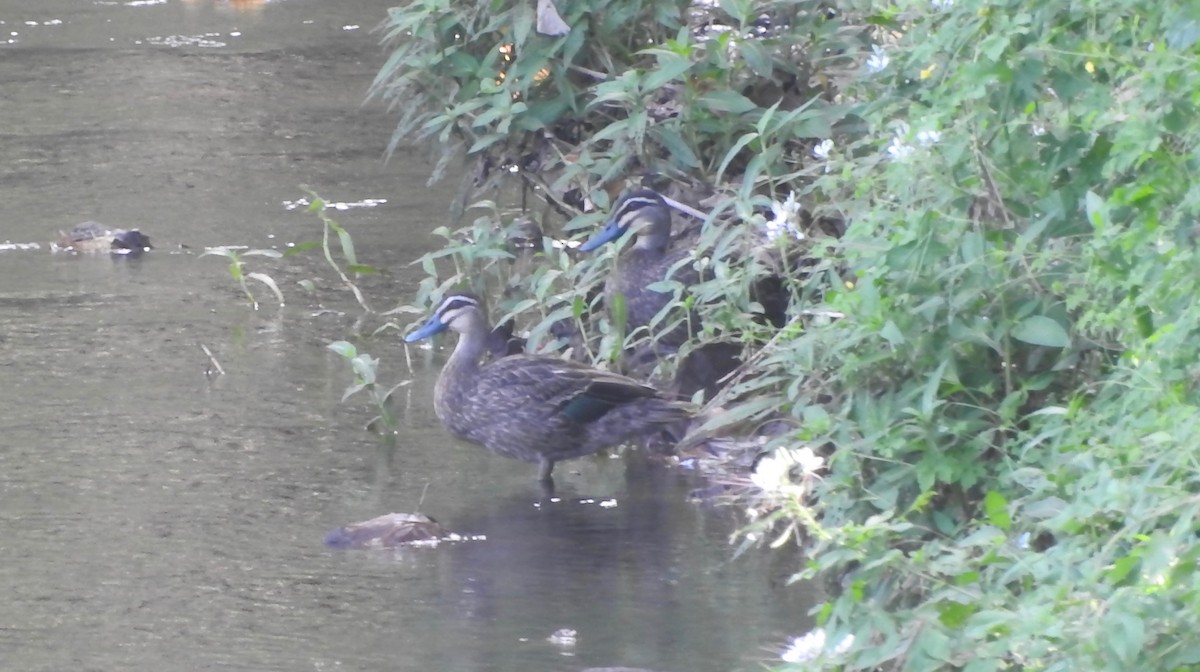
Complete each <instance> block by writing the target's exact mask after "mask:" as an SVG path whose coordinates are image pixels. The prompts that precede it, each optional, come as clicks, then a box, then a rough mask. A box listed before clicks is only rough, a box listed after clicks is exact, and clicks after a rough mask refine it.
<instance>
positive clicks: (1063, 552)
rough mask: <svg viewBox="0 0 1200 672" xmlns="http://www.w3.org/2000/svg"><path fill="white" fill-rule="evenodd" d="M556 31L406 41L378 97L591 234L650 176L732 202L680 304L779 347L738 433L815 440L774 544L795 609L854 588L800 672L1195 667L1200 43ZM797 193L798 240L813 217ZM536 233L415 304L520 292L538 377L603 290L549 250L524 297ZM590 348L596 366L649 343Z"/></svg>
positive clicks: (717, 215)
mask: <svg viewBox="0 0 1200 672" xmlns="http://www.w3.org/2000/svg"><path fill="white" fill-rule="evenodd" d="M559 10H560V11H561V12H562V18H563V19H564V20H565V22H566V24H567V25H568V26H569V27H570V31H569V32H568V33H567V34H566V35H563V36H560V37H552V36H547V35H543V34H540V33H539V32H538V31H537V30H536V24H537V21H538V11H537V6H536V5H535V3H533V2H531V1H530V0H519V1H514V0H416V1H414V2H411V3H409V4H407V5H405V6H403V7H401V8H398V9H394V10H392V13H391V16H390V19H389V22H388V24H387V29H388V31H389V35H390V36H391V37H392V38H393V39H394V45H395V49H396V50H395V53H394V55H393V57H392V59H391V60H390V61H389V62H388V64H387V65H386V66H385V67H384V69H383V70H382V71H381V73H380V76H379V78H378V80H377V82H376V93H377V94H378V95H379V96H381V97H383V98H384V99H387V100H389V101H391V102H392V103H394V104H395V105H396V106H397V107H398V109H399V110H400V112H402V117H401V123H400V125H399V127H398V129H397V133H396V136H395V138H394V140H393V142H394V143H409V142H412V141H413V140H416V139H424V140H427V141H430V142H431V143H432V145H433V146H435V147H437V148H438V149H439V150H440V151H442V154H441V156H442V157H443V158H445V159H446V160H447V161H448V160H450V159H452V158H453V157H455V156H461V155H466V156H469V157H471V158H472V159H473V160H477V163H476V164H475V165H476V166H477V167H478V169H477V170H476V171H475V172H474V173H473V177H474V179H475V181H476V182H477V183H479V184H481V185H484V186H487V185H489V184H490V183H491V182H492V181H494V180H495V179H497V178H498V177H501V176H502V177H506V178H508V179H520V180H524V181H525V182H526V184H529V185H533V186H537V187H538V188H539V189H538V191H537V193H538V195H539V196H540V197H542V198H543V199H545V200H547V201H549V202H551V203H553V204H554V205H555V206H556V208H558V209H560V210H562V209H565V210H568V211H570V212H572V214H574V211H571V210H570V208H571V207H572V206H573V205H578V204H580V203H584V202H587V201H589V200H592V201H595V202H596V204H597V205H598V206H600V207H601V208H604V207H607V205H608V199H609V198H610V197H611V195H612V194H613V193H615V191H616V190H618V189H619V188H621V187H624V186H625V184H626V180H627V178H632V177H634V176H637V175H640V174H642V173H644V172H655V173H657V174H658V175H665V176H667V177H668V178H669V179H671V180H675V181H686V180H689V179H691V180H695V181H703V182H707V183H710V184H712V185H713V186H714V188H715V192H716V198H714V199H713V200H712V201H711V202H710V204H711V207H710V208H709V210H710V211H711V212H712V213H713V214H712V215H710V216H709V217H708V218H707V220H706V221H705V226H704V229H703V233H702V235H701V238H700V247H701V248H702V249H704V250H705V251H706V252H705V253H706V254H707V255H708V261H707V263H709V264H711V266H712V268H713V269H714V272H713V276H714V279H713V280H712V281H710V282H707V283H704V284H703V285H701V286H699V287H696V288H692V291H691V292H690V295H691V298H690V299H689V300H690V301H694V303H695V305H696V306H697V307H698V309H699V310H700V311H701V312H702V313H703V314H704V317H705V320H704V325H705V329H706V330H710V331H712V332H716V331H720V332H723V333H730V332H733V331H738V332H739V333H750V334H751V335H753V336H754V338H752V339H750V340H752V341H753V342H756V343H758V345H756V346H754V347H753V354H752V358H751V360H750V370H749V371H748V373H749V374H752V375H746V376H744V377H743V378H742V379H741V382H740V383H739V385H738V387H737V389H734V390H730V391H729V392H728V394H727V395H726V398H725V399H723V400H722V402H723V403H724V405H725V408H726V409H728V412H727V413H726V415H725V416H724V417H725V418H726V420H729V421H732V420H744V419H747V418H750V419H752V418H755V417H760V416H764V415H765V414H766V413H767V412H769V411H777V410H778V411H782V412H783V413H785V414H787V415H789V416H791V417H793V418H795V419H797V420H798V421H800V423H801V429H800V430H798V431H796V432H794V433H791V434H789V435H787V436H785V437H781V438H779V439H777V440H776V441H775V444H776V445H779V446H785V447H791V448H795V447H797V446H800V445H804V446H810V447H812V448H813V449H815V450H816V451H817V452H818V453H819V454H821V455H822V456H823V457H824V458H825V466H824V468H823V469H822V470H821V471H820V472H819V478H815V477H814V476H813V475H812V474H810V475H809V476H807V477H806V479H805V487H803V488H798V487H793V488H778V489H776V490H775V491H773V492H768V493H766V494H764V496H763V500H762V505H760V506H759V508H760V509H765V510H768V511H769V512H770V513H769V515H766V516H764V517H762V518H760V519H759V520H758V522H757V523H756V525H757V526H758V527H759V528H760V529H759V530H757V531H759V532H771V533H773V534H774V535H776V536H774V537H772V538H780V537H778V535H779V533H780V532H781V531H784V533H785V534H787V535H788V536H785V537H783V538H784V539H787V540H795V542H796V543H800V544H802V545H803V546H805V548H806V550H807V551H808V554H807V557H808V558H809V559H810V560H809V564H808V565H807V566H806V567H803V568H800V570H799V571H798V573H797V576H798V577H812V576H822V577H825V578H827V579H832V580H831V581H830V584H831V585H832V586H834V587H835V589H836V590H835V591H834V592H833V593H832V597H831V598H830V599H829V601H828V602H827V603H826V604H825V605H824V606H823V608H822V609H821V610H820V612H819V614H818V616H819V620H820V623H821V624H822V626H823V628H824V629H825V632H827V633H829V637H828V638H827V641H828V642H829V644H828V646H827V648H826V652H827V653H826V655H825V657H824V658H822V659H821V661H820V662H817V663H810V664H809V665H810V666H809V667H806V668H805V669H817V667H814V666H821V665H823V666H824V667H823V668H822V669H843V668H844V669H895V670H934V669H965V670H970V671H972V672H983V671H985V670H1001V669H1035V670H1081V669H1105V670H1129V669H1152V670H1182V669H1192V667H1193V666H1195V665H1200V641H1197V640H1196V638H1195V636H1194V633H1195V632H1197V630H1198V629H1200V610H1197V609H1196V604H1198V603H1200V593H1198V589H1200V578H1198V576H1197V573H1196V571H1195V569H1196V565H1197V560H1198V558H1200V545H1198V544H1197V543H1196V540H1197V513H1198V511H1200V465H1198V464H1197V459H1198V457H1200V451H1198V450H1197V446H1200V431H1198V429H1200V416H1198V414H1197V407H1196V406H1197V401H1198V399H1197V397H1198V395H1197V384H1198V381H1200V333H1198V332H1200V309H1197V307H1195V306H1194V304H1195V297H1196V296H1197V294H1198V292H1200V287H1198V285H1200V273H1198V272H1197V266H1198V263H1200V259H1198V256H1197V247H1196V246H1197V237H1198V235H1200V229H1198V228H1197V216H1198V214H1200V213H1198V208H1200V189H1198V188H1197V186H1196V184H1197V179H1196V171H1197V170H1198V169H1200V122H1198V121H1197V119H1198V117H1197V109H1196V108H1197V105H1198V103H1200V43H1198V40H1200V19H1198V18H1197V15H1196V14H1195V12H1194V10H1193V9H1191V8H1190V7H1188V6H1187V5H1186V3H1170V2H1167V3H1152V2H1146V1H1141V0H1112V1H1110V2H1098V1H1097V0H1046V1H1045V2H1041V3H1023V2H1016V1H1014V0H1010V1H1008V2H986V1H983V0H957V1H955V0H933V1H930V0H901V1H899V2H895V3H892V4H886V5H881V4H880V3H871V2H855V1H847V2H842V3H828V2H813V1H807V0H721V1H719V2H717V3H716V4H714V5H709V4H707V3H706V4H702V5H701V4H697V5H695V6H693V5H691V4H689V3H687V2H681V1H679V0H571V1H567V2H562V1H560V3H559ZM444 165H445V161H443V163H442V166H444ZM510 168H511V171H512V172H510ZM440 170H441V167H439V171H440ZM789 193H794V195H795V198H796V199H797V200H798V201H799V202H800V203H801V204H802V205H803V206H804V209H805V211H804V212H803V213H801V214H800V215H798V216H795V217H792V218H790V219H787V213H786V208H784V207H782V204H783V203H784V202H785V201H786V200H787V197H788V195H789ZM772 204H774V206H775V210H776V211H777V212H780V213H781V218H780V219H779V220H777V222H776V224H775V226H776V227H778V226H779V222H785V223H786V224H787V226H784V227H783V228H782V235H777V236H773V235H770V234H772V233H776V234H778V233H779V231H780V230H781V229H779V228H775V229H770V228H769V227H768V225H767V220H766V218H765V216H764V213H765V212H767V208H768V207H769V206H771V205H772ZM535 214H536V213H535ZM597 219H598V216H597V215H593V214H579V215H578V216H576V217H575V218H574V219H572V220H571V222H570V223H569V224H568V225H567V228H568V230H572V229H575V228H581V227H587V226H591V225H594V223H595V222H596V221H597ZM730 222H733V223H732V224H730ZM814 222H835V223H837V225H835V226H832V227H820V226H817V225H816V224H814ZM521 225H522V222H521V221H519V220H516V219H514V218H513V217H512V216H511V215H510V214H508V213H506V212H504V211H501V210H498V209H495V210H492V211H490V212H488V213H486V214H485V215H484V216H482V217H481V218H480V219H479V220H478V221H476V222H475V223H474V224H472V225H470V226H468V227H465V228H464V229H462V230H460V231H457V232H450V231H448V230H443V231H442V234H443V235H445V236H446V238H447V241H448V242H447V247H446V249H445V250H444V251H443V252H441V253H438V254H435V255H431V256H430V257H429V258H427V259H425V260H424V262H425V264H426V268H427V270H428V271H429V272H430V280H429V281H428V282H426V283H425V285H424V286H423V289H422V296H420V297H418V300H420V301H424V300H425V299H426V298H427V296H428V295H429V294H431V293H435V292H438V291H441V288H444V287H448V286H450V285H453V284H458V283H462V282H464V281H469V282H472V283H473V284H475V285H476V289H480V290H483V289H492V290H497V289H499V287H497V283H496V280H494V279H499V283H500V284H503V285H505V287H506V289H507V291H506V293H505V296H506V297H508V300H507V302H506V304H505V305H506V307H507V308H509V309H511V312H513V313H515V314H518V315H520V316H521V317H522V319H525V320H527V322H528V323H529V325H530V326H531V327H532V329H533V333H532V340H533V342H534V344H535V346H536V345H538V344H540V343H542V342H543V341H546V340H549V333H550V325H551V324H552V323H553V322H554V321H555V320H558V319H560V318H563V317H569V318H572V319H574V320H577V321H583V316H584V312H585V311H584V308H585V307H586V306H585V305H584V300H583V298H582V297H581V295H580V291H579V289H578V288H580V287H586V286H588V285H589V284H591V283H593V282H595V280H596V279H597V278H598V277H600V276H601V275H602V274H603V273H604V272H605V271H606V270H607V269H606V267H605V266H604V265H603V264H600V263H592V262H584V263H580V262H579V261H577V260H576V259H574V258H573V257H572V255H570V254H569V253H568V252H566V251H565V250H563V249H560V248H557V247H553V246H550V245H548V244H547V245H546V246H545V247H544V249H542V250H541V252H542V254H541V256H540V258H539V259H536V260H534V263H531V264H512V263H511V262H510V260H511V258H512V254H511V253H510V252H509V251H506V250H507V249H508V241H509V240H510V239H511V238H512V234H513V233H514V232H515V231H517V230H518V229H520V227H521ZM542 225H543V226H548V225H549V222H548V221H542ZM789 226H790V227H792V228H791V229H789V228H788V227H789ZM747 234H753V235H747ZM764 245H767V246H779V247H780V248H781V249H784V251H785V252H786V253H787V254H784V255H782V256H783V258H794V257H795V254H796V253H797V251H799V252H802V253H803V255H804V257H805V265H804V273H803V274H801V273H799V272H798V270H797V269H796V268H794V267H791V268H789V269H788V272H789V278H788V282H787V283H786V288H787V289H788V290H789V291H790V292H791V293H792V294H793V301H792V304H791V308H790V311H791V312H790V316H791V319H790V322H789V324H788V325H787V327H786V328H784V329H783V330H781V331H778V332H775V331H771V330H769V329H768V328H766V327H764V326H763V325H760V324H758V323H757V322H755V321H754V320H753V316H754V312H755V308H756V306H755V305H754V302H753V297H752V296H750V295H749V294H748V293H747V288H748V287H749V286H750V285H751V283H752V279H753V277H755V275H756V274H760V273H762V272H763V268H762V264H761V263H759V261H758V260H760V259H761V258H762V255H761V254H758V252H759V250H760V249H761V248H762V247H763V246H764ZM438 257H446V258H449V259H453V260H454V262H455V268H454V272H453V273H451V274H447V273H446V272H445V269H444V268H439V267H438V264H437V263H435V262H436V259H437V258H438ZM752 262H753V263H752ZM485 271H494V273H490V272H485ZM488 283H491V285H490V287H489V286H484V287H480V286H479V285H480V284H488ZM513 288H516V290H515V291H513ZM493 293H495V291H493ZM598 328H599V329H600V330H601V331H602V332H603V333H604V334H605V335H606V338H607V339H608V340H607V341H605V343H606V344H607V345H605V346H602V347H601V348H599V352H596V353H594V354H595V355H596V356H599V357H600V358H602V359H603V358H607V357H609V356H611V353H612V352H615V351H616V350H617V349H619V345H620V343H619V341H620V340H621V339H622V335H621V334H620V330H619V329H614V328H613V326H612V325H609V324H607V323H606V322H605V321H604V320H601V321H600V322H599V326H598ZM711 335H712V334H711V333H710V334H707V335H706V337H707V336H711ZM719 422H723V421H719ZM791 532H795V534H790V533H791ZM850 634H852V635H854V637H853V639H849V638H847V637H846V635H850Z"/></svg>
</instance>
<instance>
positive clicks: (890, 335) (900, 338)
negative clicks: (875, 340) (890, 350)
mask: <svg viewBox="0 0 1200 672" xmlns="http://www.w3.org/2000/svg"><path fill="white" fill-rule="evenodd" d="M879 335H880V336H882V337H883V340H885V341H887V342H888V343H889V344H890V345H891V346H892V347H897V346H900V345H904V334H903V333H902V332H901V331H900V327H897V326H896V323H895V322H893V321H891V320H888V321H887V322H885V323H884V325H883V329H880V330H879Z"/></svg>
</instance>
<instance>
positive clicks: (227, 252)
mask: <svg viewBox="0 0 1200 672" xmlns="http://www.w3.org/2000/svg"><path fill="white" fill-rule="evenodd" d="M200 256H202V257H205V256H217V257H225V258H226V259H228V260H229V275H230V276H231V277H232V278H233V280H234V282H236V283H238V286H239V287H241V289H242V293H243V294H245V295H246V300H247V301H249V302H250V307H251V308H253V309H254V310H258V297H256V296H255V295H254V292H252V291H251V290H250V285H249V283H247V282H246V281H247V280H257V281H258V282H261V283H262V284H264V285H266V286H267V287H268V288H269V289H270V290H271V292H272V293H273V294H274V295H275V298H276V299H277V300H278V301H279V305H281V306H282V305H283V303H284V302H283V292H281V291H280V290H279V285H278V284H276V283H275V279H274V278H272V277H271V276H270V275H267V274H266V273H262V272H259V271H250V272H246V270H245V266H246V257H270V258H272V259H279V258H280V257H282V256H283V253H282V252H280V251H278V250H251V249H238V248H236V247H210V248H207V249H205V250H204V252H203V253H202V254H201V255H200Z"/></svg>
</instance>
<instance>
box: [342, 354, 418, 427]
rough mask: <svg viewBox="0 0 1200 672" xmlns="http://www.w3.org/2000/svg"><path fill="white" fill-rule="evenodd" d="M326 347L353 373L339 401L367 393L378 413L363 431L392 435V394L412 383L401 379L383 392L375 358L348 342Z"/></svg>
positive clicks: (394, 425) (393, 418) (393, 424)
mask: <svg viewBox="0 0 1200 672" xmlns="http://www.w3.org/2000/svg"><path fill="white" fill-rule="evenodd" d="M325 347H327V348H328V349H329V350H331V351H333V352H335V353H337V354H338V355H339V356H341V357H342V358H343V359H345V360H346V361H347V362H348V363H349V364H350V370H351V371H352V372H353V373H354V382H353V383H351V384H350V386H349V387H347V388H346V391H345V392H344V393H343V394H342V401H343V402H345V401H346V400H347V399H349V398H350V397H353V396H354V395H356V394H359V393H364V394H366V395H367V399H368V400H369V401H370V403H371V405H372V407H373V408H374V409H375V410H376V412H377V415H375V416H374V417H372V418H371V419H370V420H368V421H367V425H366V428H367V429H368V430H371V431H375V432H378V433H380V434H385V435H391V434H395V433H396V416H395V414H394V413H393V412H392V403H391V401H392V395H393V394H395V393H396V390H398V389H400V388H402V387H404V386H406V385H409V384H410V383H412V380H411V379H406V380H402V381H400V382H399V383H396V384H395V385H392V386H391V387H389V388H386V389H385V388H384V387H383V385H382V384H381V383H380V382H379V379H378V376H379V360H378V359H375V358H374V357H372V356H371V355H369V354H367V353H365V352H362V353H360V352H359V351H358V348H357V347H355V346H354V344H353V343H349V342H347V341H334V342H333V343H330V344H329V345H327V346H325Z"/></svg>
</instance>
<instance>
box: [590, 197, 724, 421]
mask: <svg viewBox="0 0 1200 672" xmlns="http://www.w3.org/2000/svg"><path fill="white" fill-rule="evenodd" d="M628 232H633V233H634V235H636V236H637V239H636V240H635V241H634V243H633V245H632V247H631V248H630V249H628V250H626V251H624V252H623V253H621V254H620V256H619V257H618V259H617V264H616V266H615V268H614V269H613V270H612V273H611V274H610V275H609V277H608V279H607V280H606V282H605V285H604V295H605V296H604V298H605V305H606V306H607V307H608V309H609V312H610V316H611V314H612V312H613V309H612V306H613V305H615V304H614V302H615V301H616V297H617V296H620V297H621V300H622V301H623V303H624V305H625V321H626V330H627V331H628V332H629V333H636V331H637V330H639V329H649V325H650V323H651V322H652V321H653V319H654V317H655V316H656V315H658V314H659V312H661V311H662V310H663V309H664V308H665V307H667V306H668V305H670V304H671V303H672V302H673V301H674V300H675V296H674V294H673V293H669V292H658V291H654V290H652V289H650V288H649V286H650V285H652V284H654V283H656V282H661V281H662V280H664V279H667V278H668V277H669V278H670V279H672V280H675V281H676V282H679V283H681V284H682V285H683V286H684V287H685V288H686V287H691V286H692V285H694V284H696V283H698V282H699V281H700V279H701V278H700V272H699V271H697V270H696V268H695V266H694V265H692V264H691V263H689V262H688V261H687V259H688V257H689V256H691V252H690V250H688V249H687V248H686V247H681V246H679V242H680V241H679V240H677V239H676V240H673V239H672V237H671V208H670V206H668V205H667V203H666V201H664V200H663V198H662V196H661V195H659V194H658V192H656V191H654V190H651V189H641V190H638V191H633V192H630V193H629V194H627V195H626V196H624V197H623V198H621V199H620V200H619V201H617V204H616V206H615V207H614V208H613V214H612V215H611V216H610V217H609V219H608V222H607V223H606V224H605V226H604V229H602V230H601V231H600V232H599V233H597V234H596V235H594V236H592V238H590V239H589V240H588V241H587V242H585V243H584V244H583V245H581V246H580V247H579V249H580V250H582V251H584V252H588V251H591V250H594V249H596V248H598V247H600V246H601V245H604V244H605V243H608V242H611V241H614V240H618V239H620V238H621V237H622V236H624V235H625V234H626V233H628ZM679 310H680V312H682V311H684V310H685V309H684V308H682V307H681V308H680V309H679ZM672 323H674V326H672V327H670V328H669V329H667V330H666V331H664V332H662V333H660V334H658V335H657V339H655V340H654V341H653V342H652V343H651V344H649V345H639V346H637V347H635V348H633V350H632V351H631V352H628V353H626V355H625V357H624V362H623V368H624V369H625V371H626V372H627V373H630V374H632V375H639V376H640V375H643V374H645V373H647V372H648V371H649V370H651V369H652V368H653V367H654V365H655V364H656V362H657V360H658V359H659V358H660V357H663V356H669V355H671V354H674V353H675V352H676V351H677V350H678V349H679V347H680V346H681V345H683V344H684V342H686V341H687V340H688V339H689V338H690V337H691V336H692V335H693V334H695V333H697V331H698V327H699V321H698V319H697V317H696V314H695V311H691V310H688V311H687V312H686V313H684V314H683V315H682V316H675V315H672V316H669V317H667V318H666V320H664V321H663V322H662V324H672ZM741 350H742V346H741V344H739V343H729V342H710V343H705V344H704V345H702V346H700V347H698V348H695V349H693V350H692V351H691V353H690V354H689V355H688V357H687V358H685V359H684V360H683V361H682V362H680V363H679V366H678V367H677V369H676V377H675V380H674V382H673V383H672V384H671V386H670V389H671V391H672V392H674V393H675V394H676V395H677V396H678V397H680V398H685V399H686V398H691V397H692V395H694V394H695V393H696V392H697V391H699V390H704V392H705V398H706V399H711V398H712V397H713V395H714V394H716V392H717V390H718V389H719V386H720V383H721V381H722V379H724V378H725V377H726V376H727V375H728V374H729V373H731V372H732V371H733V370H734V369H736V368H737V367H738V366H739V365H740V364H741V360H740V355H741Z"/></svg>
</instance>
